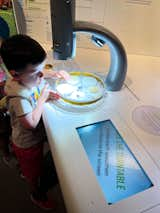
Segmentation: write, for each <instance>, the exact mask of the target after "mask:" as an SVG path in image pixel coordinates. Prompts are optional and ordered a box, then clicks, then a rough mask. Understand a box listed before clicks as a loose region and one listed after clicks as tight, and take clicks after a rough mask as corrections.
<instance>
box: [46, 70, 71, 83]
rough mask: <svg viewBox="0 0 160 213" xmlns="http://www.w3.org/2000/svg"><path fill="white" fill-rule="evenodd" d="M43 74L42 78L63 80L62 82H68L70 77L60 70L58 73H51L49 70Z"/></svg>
mask: <svg viewBox="0 0 160 213" xmlns="http://www.w3.org/2000/svg"><path fill="white" fill-rule="evenodd" d="M43 74H44V78H63V79H64V80H68V79H70V75H69V73H67V72H66V71H64V70H60V71H53V70H51V69H48V70H47V69H45V70H44V71H43Z"/></svg>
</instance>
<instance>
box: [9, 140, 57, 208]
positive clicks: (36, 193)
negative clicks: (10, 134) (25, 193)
mask: <svg viewBox="0 0 160 213" xmlns="http://www.w3.org/2000/svg"><path fill="white" fill-rule="evenodd" d="M13 149H14V151H15V154H16V156H17V159H18V162H19V164H20V167H21V171H22V173H23V175H24V176H25V179H26V181H27V182H28V184H29V187H30V191H31V200H32V201H33V202H34V204H36V205H38V206H39V207H41V208H43V209H52V208H54V205H53V203H51V202H49V201H48V198H47V194H46V192H44V191H42V190H40V187H39V178H40V176H41V174H42V168H43V167H42V163H43V144H38V145H36V146H34V147H31V148H28V149H22V148H19V147H17V146H16V145H15V144H13Z"/></svg>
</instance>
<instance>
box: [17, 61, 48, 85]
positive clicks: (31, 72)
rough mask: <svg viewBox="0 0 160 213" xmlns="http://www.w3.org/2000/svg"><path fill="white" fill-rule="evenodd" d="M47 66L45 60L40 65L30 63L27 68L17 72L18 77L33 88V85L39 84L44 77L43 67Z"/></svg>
mask: <svg viewBox="0 0 160 213" xmlns="http://www.w3.org/2000/svg"><path fill="white" fill-rule="evenodd" d="M44 66H45V61H44V62H42V63H41V64H38V65H31V64H30V65H28V66H27V68H26V69H25V70H24V71H23V72H22V73H16V72H15V74H17V77H16V79H17V80H18V81H19V82H21V83H23V84H24V85H25V86H27V87H29V88H31V87H33V86H38V85H39V84H40V82H41V79H42V77H43V73H42V71H43V69H44Z"/></svg>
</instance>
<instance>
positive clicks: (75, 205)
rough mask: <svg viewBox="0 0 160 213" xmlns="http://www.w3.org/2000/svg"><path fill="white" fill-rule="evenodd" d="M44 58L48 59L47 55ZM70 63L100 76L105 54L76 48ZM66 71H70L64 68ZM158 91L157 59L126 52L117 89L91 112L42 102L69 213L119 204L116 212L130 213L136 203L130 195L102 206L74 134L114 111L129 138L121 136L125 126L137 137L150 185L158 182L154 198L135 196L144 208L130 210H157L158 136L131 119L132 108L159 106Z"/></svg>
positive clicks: (159, 68)
mask: <svg viewBox="0 0 160 213" xmlns="http://www.w3.org/2000/svg"><path fill="white" fill-rule="evenodd" d="M48 60H49V62H50V60H51V56H49V58H48ZM72 64H73V66H72V67H71V69H75V68H76V66H77V67H78V68H79V69H83V70H84V69H85V70H86V71H93V72H97V73H98V72H100V73H102V74H103V73H106V72H107V71H106V70H107V68H108V66H109V56H108V54H107V53H106V52H104V51H95V50H87V49H78V50H77V55H76V58H75V61H74V62H72ZM64 68H65V67H64ZM67 69H68V70H69V68H68V67H67ZM159 91H160V58H158V57H149V56H140V55H139V56H138V55H128V72H127V77H126V80H125V85H124V86H123V88H122V89H121V91H118V92H107V95H106V97H105V98H104V102H103V103H102V104H101V105H99V106H98V107H97V108H95V109H92V110H90V112H89V111H88V112H68V111H65V110H62V109H60V108H57V107H56V106H54V103H51V104H49V103H47V104H46V106H45V110H44V112H43V120H44V124H45V128H46V131H47V135H48V140H49V144H50V147H51V151H52V154H53V158H54V161H55V165H56V169H57V173H58V177H59V180H60V185H61V189H62V192H63V196H64V200H65V204H66V208H67V210H68V212H74V213H90V212H95V213H97V212H109V213H110V212H115V213H116V212H118V211H119V210H120V208H121V211H119V212H122V211H123V213H125V212H126V213H128V212H129V209H130V208H131V206H132V205H133V206H134V205H137V203H136V201H133V200H132V199H131V198H129V199H128V202H126V201H124V202H120V203H118V204H116V205H115V206H114V207H110V206H108V207H106V202H105V200H104V197H103V194H102V192H101V190H100V188H99V185H98V183H97V181H96V178H95V176H94V174H93V172H92V169H91V167H90V166H89V164H88V163H86V162H88V160H87V157H86V155H85V152H84V150H83V148H82V145H81V144H80V143H78V142H77V141H78V139H77V136H76V135H75V130H74V127H75V126H77V125H80V124H81V125H82V124H88V123H92V122H94V121H96V119H97V120H98V119H100V120H102V118H103V117H104V116H111V117H112V115H113V118H114V117H115V122H117V125H118V126H119V129H120V130H121V132H122V135H123V134H124V137H126V138H127V137H128V136H125V130H124V129H125V128H126V131H128V132H130V134H132V136H133V137H134V138H135V140H136V141H137V142H135V144H134V143H133V144H132V143H131V144H129V145H130V146H131V147H132V146H133V150H134V151H135V154H136V155H137V158H138V160H140V161H141V160H142V164H143V168H146V170H147V173H150V174H151V173H152V174H151V176H152V175H153V179H154V181H155V182H154V185H156V187H154V188H155V191H154V192H150V195H152V198H153V200H150V202H146V198H145V199H143V196H139V197H138V199H140V200H139V201H138V202H141V203H144V207H143V208H141V209H140V208H139V209H138V207H137V209H136V208H135V209H134V211H133V212H134V213H135V212H139V213H140V212H150V213H151V212H152V213H153V212H154V213H156V212H159V211H158V210H157V209H158V208H159V207H158V205H159V203H160V196H159V195H160V192H159V191H156V190H158V189H157V188H159V187H158V186H159V185H160V182H159V178H158V177H160V136H159V135H158V134H157V135H156V134H151V133H150V132H147V131H145V130H144V129H142V128H140V127H139V126H138V125H136V124H135V122H133V119H132V117H133V111H134V110H135V108H136V107H141V106H153V107H159V106H160V99H159V96H158V95H159ZM157 109H158V108H157ZM158 114H159V113H158ZM159 123H160V120H158V121H157V120H156V125H159ZM123 124H124V129H123ZM158 128H159V126H158ZM123 132H124V133H123ZM137 147H139V148H137ZM141 155H142V156H141ZM149 167H150V168H149ZM95 191H96V193H95ZM142 194H143V193H142ZM147 196H148V195H147ZM95 201H96V203H95ZM154 207H155V208H154ZM118 209H119V210H118ZM147 209H148V210H147ZM154 209H155V210H154Z"/></svg>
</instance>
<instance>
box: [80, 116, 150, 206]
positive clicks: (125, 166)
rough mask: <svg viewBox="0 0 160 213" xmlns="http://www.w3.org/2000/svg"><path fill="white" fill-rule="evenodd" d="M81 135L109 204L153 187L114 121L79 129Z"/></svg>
mask: <svg viewBox="0 0 160 213" xmlns="http://www.w3.org/2000/svg"><path fill="white" fill-rule="evenodd" d="M77 132H78V134H79V136H80V139H81V142H82V144H83V147H84V149H85V151H86V153H87V156H88V159H89V161H90V164H91V166H92V168H93V170H94V173H95V174H96V177H97V180H98V183H99V185H100V187H101V189H102V191H103V193H104V196H105V199H106V201H107V202H108V204H114V203H116V202H118V201H120V200H122V199H125V198H128V197H129V196H132V195H134V194H136V193H139V192H142V191H144V190H146V189H148V188H150V187H152V186H153V184H152V182H151V181H150V179H149V178H148V176H147V175H146V173H145V171H144V170H143V168H142V167H141V165H140V164H139V162H138V161H137V160H136V158H135V156H134V155H133V153H132V152H131V151H130V149H129V147H128V146H127V144H126V143H125V141H124V140H123V138H122V137H121V135H120V134H119V132H118V131H117V129H116V128H115V127H114V125H113V123H112V122H111V121H110V120H106V121H102V122H98V123H94V124H90V125H87V126H83V127H78V128H77Z"/></svg>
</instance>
